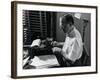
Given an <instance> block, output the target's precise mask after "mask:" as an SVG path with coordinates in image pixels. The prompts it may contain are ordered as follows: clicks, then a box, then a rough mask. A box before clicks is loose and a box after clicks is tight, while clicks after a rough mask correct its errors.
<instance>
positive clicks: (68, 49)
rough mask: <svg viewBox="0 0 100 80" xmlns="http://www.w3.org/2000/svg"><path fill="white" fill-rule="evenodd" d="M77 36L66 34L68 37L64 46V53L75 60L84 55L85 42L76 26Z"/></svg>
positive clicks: (66, 56) (67, 57)
mask: <svg viewBox="0 0 100 80" xmlns="http://www.w3.org/2000/svg"><path fill="white" fill-rule="evenodd" d="M74 32H75V37H74V38H70V37H68V35H66V39H65V42H64V45H63V48H62V55H63V56H64V57H65V58H66V59H69V60H71V61H73V62H75V61H76V60H77V59H79V58H80V57H81V56H82V51H83V43H82V38H81V35H80V33H79V31H78V30H77V29H76V28H74Z"/></svg>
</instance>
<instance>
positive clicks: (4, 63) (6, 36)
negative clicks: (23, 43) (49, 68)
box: [0, 0, 100, 80]
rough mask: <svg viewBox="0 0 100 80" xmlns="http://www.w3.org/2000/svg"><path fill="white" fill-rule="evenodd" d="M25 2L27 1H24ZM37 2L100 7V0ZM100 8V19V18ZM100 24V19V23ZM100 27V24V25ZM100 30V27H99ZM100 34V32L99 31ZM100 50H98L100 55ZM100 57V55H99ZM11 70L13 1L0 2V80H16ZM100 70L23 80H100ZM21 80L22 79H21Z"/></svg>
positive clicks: (43, 0)
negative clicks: (11, 74) (89, 72)
mask: <svg viewBox="0 0 100 80" xmlns="http://www.w3.org/2000/svg"><path fill="white" fill-rule="evenodd" d="M24 1H25V0H24ZM31 1H37V2H39V1H40V2H51V3H64V4H80V5H98V6H99V5H100V4H99V3H100V1H99V0H92V1H91V0H31ZM99 14H100V6H99V12H98V18H99V17H100V15H99ZM98 22H100V19H99V21H98ZM98 26H100V24H98ZM98 30H100V27H98ZM98 34H100V32H99V31H98ZM98 41H99V42H98V47H100V37H99V36H98ZM99 52H100V50H99V49H98V53H99ZM98 57H100V54H98ZM99 63H100V58H98V68H100V64H99ZM10 68H11V0H0V80H14V79H11V78H10V70H11V69H10ZM99 76H100V69H99V73H98V74H88V75H73V76H60V77H44V78H34V79H33V78H28V79H22V80H100V77H99ZM19 80H20V79H19Z"/></svg>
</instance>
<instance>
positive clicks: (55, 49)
mask: <svg viewBox="0 0 100 80" xmlns="http://www.w3.org/2000/svg"><path fill="white" fill-rule="evenodd" d="M60 19H61V21H60V22H61V28H62V29H63V31H64V33H65V34H66V38H65V42H57V41H53V40H52V39H49V38H47V39H46V40H47V41H46V40H40V39H37V42H38V43H39V46H38V47H32V46H31V50H30V54H29V55H30V58H29V59H32V58H34V55H41V54H43V55H44V54H48V53H50V54H54V55H55V56H56V57H57V60H58V62H59V64H60V66H61V67H66V66H75V65H76V66H77V65H81V63H80V58H81V56H82V51H83V43H82V38H81V34H80V32H79V31H78V30H77V29H76V28H75V26H74V19H73V17H72V15H70V14H67V15H64V16H63V17H61V18H60ZM45 46H46V47H45Z"/></svg>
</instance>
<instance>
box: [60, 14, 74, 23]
mask: <svg viewBox="0 0 100 80" xmlns="http://www.w3.org/2000/svg"><path fill="white" fill-rule="evenodd" d="M61 22H62V24H68V23H72V24H74V19H73V16H72V15H70V14H67V15H64V16H63V17H62V21H61Z"/></svg>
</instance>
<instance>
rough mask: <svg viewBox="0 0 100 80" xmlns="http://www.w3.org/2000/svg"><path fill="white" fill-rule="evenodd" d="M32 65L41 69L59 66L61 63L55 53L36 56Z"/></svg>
mask: <svg viewBox="0 0 100 80" xmlns="http://www.w3.org/2000/svg"><path fill="white" fill-rule="evenodd" d="M31 65H32V66H35V67H36V68H39V69H40V68H48V67H52V66H59V63H58V61H57V58H56V56H55V55H42V56H35V57H34V59H33V60H32V63H31Z"/></svg>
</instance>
